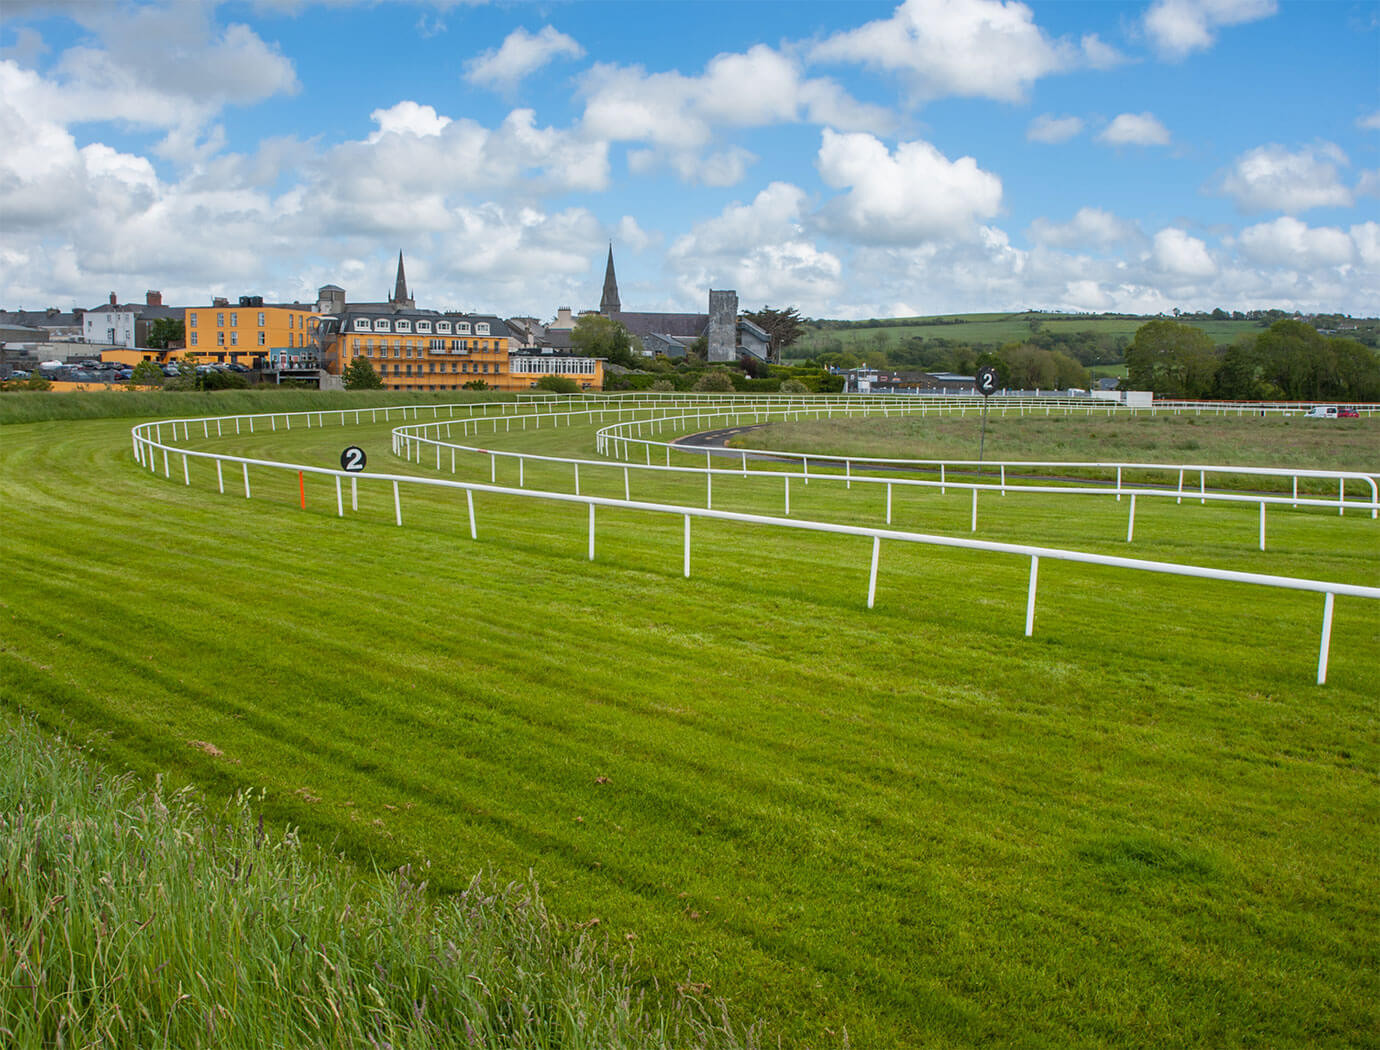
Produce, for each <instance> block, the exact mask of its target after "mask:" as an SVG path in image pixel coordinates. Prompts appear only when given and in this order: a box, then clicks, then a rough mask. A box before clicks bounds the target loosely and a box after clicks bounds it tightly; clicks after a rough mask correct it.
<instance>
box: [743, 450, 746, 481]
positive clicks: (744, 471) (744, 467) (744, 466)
mask: <svg viewBox="0 0 1380 1050" xmlns="http://www.w3.org/2000/svg"><path fill="white" fill-rule="evenodd" d="M743 477H747V453H746V452H744V453H743Z"/></svg>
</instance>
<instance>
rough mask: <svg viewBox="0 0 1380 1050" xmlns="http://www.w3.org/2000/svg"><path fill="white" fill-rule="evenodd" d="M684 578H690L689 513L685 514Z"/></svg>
mask: <svg viewBox="0 0 1380 1050" xmlns="http://www.w3.org/2000/svg"><path fill="white" fill-rule="evenodd" d="M685 578H686V579H687V580H688V579H689V578H690V515H689V514H687V515H685Z"/></svg>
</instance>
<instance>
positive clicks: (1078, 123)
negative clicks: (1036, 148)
mask: <svg viewBox="0 0 1380 1050" xmlns="http://www.w3.org/2000/svg"><path fill="white" fill-rule="evenodd" d="M1082 131H1083V118H1082V117H1056V116H1052V115H1051V114H1049V113H1045V114H1042V115H1041V116H1038V117H1036V118H1035V119H1034V120H1032V121H1031V122H1030V127H1028V128H1026V131H1025V137H1026V140H1027V141H1029V142H1044V143H1046V144H1049V145H1053V144H1055V143H1059V142H1067V141H1068V140H1069V139H1071V138H1073V137H1074V136H1075V135H1078V134H1080V133H1081V132H1082Z"/></svg>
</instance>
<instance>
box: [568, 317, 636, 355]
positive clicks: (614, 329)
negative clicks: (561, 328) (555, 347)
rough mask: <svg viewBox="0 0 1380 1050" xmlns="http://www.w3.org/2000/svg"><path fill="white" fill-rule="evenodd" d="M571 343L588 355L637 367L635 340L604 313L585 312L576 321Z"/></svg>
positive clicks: (571, 334)
mask: <svg viewBox="0 0 1380 1050" xmlns="http://www.w3.org/2000/svg"><path fill="white" fill-rule="evenodd" d="M570 345H571V346H573V347H574V348H575V349H576V350H578V351H579V352H580V353H582V354H584V355H585V356H586V357H602V358H604V359H605V360H606V361H610V362H612V363H613V364H615V365H622V366H623V367H624V368H635V367H636V362H635V361H634V360H633V350H634V346H635V343H634V340H633V337H632V335H631V333H629V332H628V330H627V329H626V328H624V327H623V326H622V325H621V324H619V323H618V322H617V321H615V320H613V319H612V318H608V317H605V316H603V314H585V315H584V316H583V317H581V318H580V319H579V320H578V321H576V322H575V328H574V330H573V331H572V332H571V333H570Z"/></svg>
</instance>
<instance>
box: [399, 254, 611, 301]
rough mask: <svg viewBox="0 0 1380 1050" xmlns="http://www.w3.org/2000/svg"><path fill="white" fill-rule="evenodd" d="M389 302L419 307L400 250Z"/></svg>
mask: <svg viewBox="0 0 1380 1050" xmlns="http://www.w3.org/2000/svg"><path fill="white" fill-rule="evenodd" d="M610 251H612V249H610ZM388 304H389V305H390V306H395V307H400V308H406V309H408V310H415V309H416V308H417V302H416V300H415V299H411V298H409V297H408V294H407V275H406V274H405V273H403V258H402V252H398V279H397V281H395V282H394V284H393V296H392V298H390V299H389V300H388Z"/></svg>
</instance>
